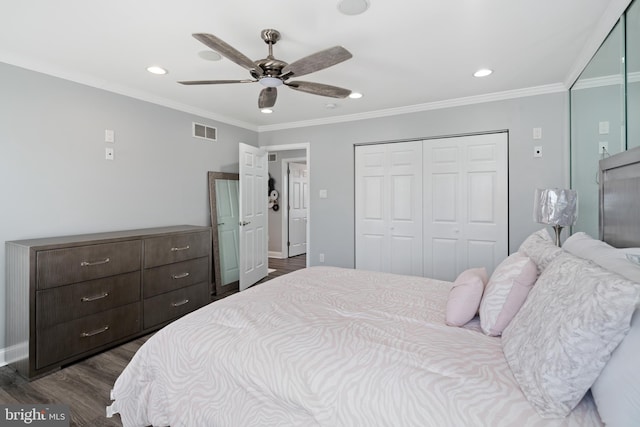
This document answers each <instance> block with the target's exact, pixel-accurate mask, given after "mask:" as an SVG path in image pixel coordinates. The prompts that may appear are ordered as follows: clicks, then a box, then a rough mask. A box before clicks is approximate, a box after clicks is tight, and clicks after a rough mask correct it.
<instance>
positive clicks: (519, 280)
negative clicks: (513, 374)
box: [480, 252, 538, 336]
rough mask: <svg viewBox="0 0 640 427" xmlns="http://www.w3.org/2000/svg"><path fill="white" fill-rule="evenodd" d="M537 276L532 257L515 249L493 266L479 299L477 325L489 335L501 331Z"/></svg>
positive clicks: (525, 297) (518, 307)
mask: <svg viewBox="0 0 640 427" xmlns="http://www.w3.org/2000/svg"><path fill="white" fill-rule="evenodd" d="M537 278H538V268H537V267H536V265H535V264H534V263H533V261H531V258H529V257H527V256H525V255H523V254H521V253H519V252H516V253H514V254H511V255H510V256H509V257H507V258H506V259H505V260H504V261H502V262H501V263H500V265H498V267H496V269H495V271H494V272H493V274H492V275H491V278H490V279H489V283H487V287H486V288H485V290H484V295H483V296H482V302H481V303H480V326H481V328H482V331H483V332H484V333H485V334H487V335H491V336H498V335H500V334H502V331H503V330H504V328H505V327H506V326H507V325H508V324H509V322H511V319H513V316H515V315H516V313H517V312H518V310H519V309H520V307H522V304H523V303H524V301H525V300H526V299H527V295H528V294H529V291H530V290H531V287H532V286H533V284H534V283H535V282H536V279H537Z"/></svg>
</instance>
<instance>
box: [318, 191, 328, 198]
mask: <svg viewBox="0 0 640 427" xmlns="http://www.w3.org/2000/svg"><path fill="white" fill-rule="evenodd" d="M328 196H329V195H328V194H327V190H320V198H321V199H326V198H327V197H328Z"/></svg>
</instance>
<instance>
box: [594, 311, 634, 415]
mask: <svg viewBox="0 0 640 427" xmlns="http://www.w3.org/2000/svg"><path fill="white" fill-rule="evenodd" d="M638 357H640V312H639V311H638V310H636V312H635V314H634V315H633V320H632V321H631V330H630V331H629V333H628V334H627V336H626V337H625V338H624V340H623V341H622V342H621V343H620V345H619V346H618V348H616V350H615V351H614V352H613V354H612V355H611V360H609V362H608V363H607V364H606V366H605V367H604V369H603V370H602V373H601V374H600V376H599V377H598V379H597V380H596V382H595V383H594V384H593V386H592V387H591V393H592V394H593V400H595V402H596V405H597V406H598V413H599V414H600V418H601V419H602V421H603V422H604V423H605V424H606V425H607V427H637V426H638V423H639V422H640V363H638Z"/></svg>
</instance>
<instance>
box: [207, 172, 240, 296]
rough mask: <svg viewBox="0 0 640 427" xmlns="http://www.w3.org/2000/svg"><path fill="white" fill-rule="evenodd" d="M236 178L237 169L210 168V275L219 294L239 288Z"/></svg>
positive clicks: (238, 228) (237, 182) (237, 185)
mask: <svg viewBox="0 0 640 427" xmlns="http://www.w3.org/2000/svg"><path fill="white" fill-rule="evenodd" d="M238 179H239V177H238V174H237V173H225V172H209V204H210V210H211V228H212V233H211V235H212V239H213V242H212V243H213V276H214V281H215V292H216V296H218V297H221V296H224V295H225V294H229V293H232V292H235V291H237V290H238V284H239V282H238V281H239V277H240V276H239V274H240V262H239V247H238V243H239V241H238V238H239V232H240V227H239V225H238V224H239V218H238V206H239V205H238V189H239V181H238Z"/></svg>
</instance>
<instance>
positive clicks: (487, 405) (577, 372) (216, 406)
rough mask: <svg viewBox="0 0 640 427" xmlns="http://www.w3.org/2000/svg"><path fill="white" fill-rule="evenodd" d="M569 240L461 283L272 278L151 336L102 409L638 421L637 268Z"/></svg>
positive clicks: (403, 422) (621, 255)
mask: <svg viewBox="0 0 640 427" xmlns="http://www.w3.org/2000/svg"><path fill="white" fill-rule="evenodd" d="M627 157H629V156H627ZM622 163H623V164H624V162H622ZM605 166H606V165H605ZM617 167H620V166H617ZM602 176H606V177H607V179H606V180H605V181H606V182H607V183H608V185H609V187H611V185H610V184H611V183H612V180H613V179H614V178H612V176H613V174H608V172H607V171H606V170H605V171H604V172H603V175H602ZM625 179H626V178H625ZM609 187H607V188H609ZM613 187H615V188H618V186H616V185H613ZM624 188H629V187H628V186H624ZM625 191H628V190H625ZM610 196H611V195H609V194H606V197H607V198H608V199H611V197H610ZM634 197H635V198H638V194H635V195H634ZM624 198H625V197H622V199H624ZM613 199H615V200H618V199H619V197H618V198H616V197H613ZM614 211H615V208H614ZM616 218H617V217H616ZM633 220H634V221H635V222H636V224H635V225H633V227H634V228H633V229H632V232H633V233H635V234H634V235H635V236H636V237H638V238H639V239H640V237H639V236H638V234H639V233H638V229H639V228H640V226H639V225H638V224H637V221H638V218H637V217H635V218H634V219H633ZM615 229H617V228H615ZM627 234H628V233H627ZM627 244H634V245H635V246H640V244H638V242H637V241H635V242H634V241H629V240H627ZM602 245H604V246H602ZM565 246H566V248H565V247H563V248H562V249H561V248H557V247H556V246H555V245H553V243H552V242H551V238H550V236H549V234H548V233H547V232H546V230H540V231H538V232H536V233H533V234H532V235H531V236H529V237H528V238H527V239H526V240H525V242H524V243H523V244H522V246H521V247H520V248H519V250H518V251H517V252H516V253H514V254H512V255H510V257H509V258H507V260H505V261H504V262H503V264H504V266H503V264H501V266H502V267H501V266H498V268H496V271H495V272H494V273H493V274H492V275H491V277H490V278H489V277H484V276H483V273H482V271H481V270H483V269H471V270H470V271H468V272H465V273H463V274H461V275H460V276H459V278H458V279H456V281H455V282H444V281H438V280H433V279H428V278H422V277H411V276H400V275H392V274H385V273H377V272H368V271H361V270H353V269H344V268H336V267H311V268H308V269H304V270H300V271H297V272H294V273H290V274H287V275H284V276H281V277H278V278H276V279H273V280H271V281H269V282H266V283H264V284H262V285H259V286H255V287H252V288H250V289H248V290H246V291H244V292H242V293H240V294H236V295H233V296H230V297H227V298H225V299H222V300H219V301H217V302H215V303H212V304H210V305H208V306H206V307H203V308H202V309H200V310H198V311H196V312H193V313H190V314H188V315H187V316H185V317H183V318H181V319H180V320H178V321H176V322H174V323H172V324H171V325H169V326H167V327H165V328H164V329H162V330H160V331H159V332H157V333H156V334H155V335H154V336H153V337H151V338H150V339H149V340H148V341H147V342H146V343H145V344H144V345H143V346H142V347H141V348H140V349H139V351H138V352H137V353H136V354H135V355H134V357H133V359H132V360H131V362H130V363H129V365H128V366H127V367H126V369H125V370H124V371H123V372H122V374H121V375H120V377H119V378H118V379H117V381H116V383H115V384H114V387H113V390H112V393H111V398H112V400H113V403H112V405H110V406H109V407H108V408H107V414H108V416H112V415H113V414H116V413H117V414H120V417H121V419H122V422H123V425H124V426H146V425H157V426H165V425H171V426H174V427H177V426H190V427H195V426H332V427H333V426H336V427H337V426H403V427H404V426H438V427H440V426H513V425H518V426H580V427H589V426H601V425H603V422H602V419H604V420H605V421H607V422H610V421H612V422H610V424H608V425H635V424H624V422H625V419H626V420H627V421H628V420H629V419H630V420H631V422H633V421H636V422H637V421H638V419H635V420H634V419H633V417H634V416H635V413H633V412H632V410H629V409H628V408H625V407H624V405H622V406H620V400H621V399H620V393H626V390H627V388H629V387H631V388H633V387H634V382H633V381H635V380H634V379H632V378H633V377H631V376H630V375H629V374H628V372H627V371H628V368H629V362H628V360H629V353H630V351H635V350H633V348H636V349H637V347H633V348H632V349H631V350H628V349H625V346H624V344H626V343H627V341H629V340H630V339H631V338H626V337H627V335H629V336H631V335H632V333H631V332H629V331H632V332H634V331H637V330H638V329H639V328H640V325H638V326H637V327H635V324H634V328H633V329H632V328H631V322H632V316H633V314H634V312H635V309H636V306H637V304H638V301H640V286H639V285H638V282H640V274H639V275H638V276H635V274H638V273H639V272H640V266H637V265H635V264H634V263H633V262H632V261H629V259H627V257H626V256H627V254H628V253H631V252H633V250H632V249H629V250H623V251H622V252H621V250H620V249H617V248H614V247H612V246H610V245H608V244H607V243H606V242H603V241H600V240H596V239H593V238H591V237H590V236H586V235H584V233H581V234H580V233H576V235H575V237H574V236H572V238H571V240H567V242H565ZM629 246H630V245H629ZM603 254H604V255H603ZM620 266H621V267H620ZM484 274H485V275H486V271H485V272H484ZM514 278H515V279H514ZM527 278H529V279H527ZM507 279H508V280H507ZM525 279H526V280H525ZM636 279H637V280H636ZM527 280H528V281H529V282H531V283H529V284H528V285H526V286H525V285H523V283H525V282H526V281H527ZM478 281H480V283H481V287H480V288H479V289H480V297H478V296H477V294H478ZM507 285H508V286H507ZM524 288H526V289H524ZM490 296H491V298H489V297H490ZM472 297H473V298H476V299H478V298H480V301H479V302H478V305H477V306H475V308H473V309H472V310H471V311H469V307H468V305H469V301H470V300H471V299H473V298H472ZM515 297H517V299H519V302H518V304H516V305H517V307H516V308H515V309H514V305H513V304H512V303H513V300H514V298H515ZM456 298H458V299H456ZM498 302H500V303H498ZM473 304H474V303H471V306H473ZM507 308H508V309H507ZM496 310H497V311H496ZM465 311H466V312H465ZM478 311H479V316H478V315H476V313H477V312H478ZM505 313H507V314H505ZM505 316H507V317H509V316H510V319H509V320H508V321H507V322H505V321H504V320H505ZM636 317H637V316H636ZM633 319H634V322H635V317H633ZM634 334H635V332H634ZM634 336H637V334H635V335H634ZM634 339H635V338H634ZM621 343H622V344H621ZM612 354H613V357H612ZM636 356H637V352H636V353H635V354H632V357H636ZM631 360H633V359H631ZM614 362H615V363H614ZM634 365H637V363H635V364H634ZM620 372H622V376H623V377H629V378H630V382H631V384H622V383H621V380H619V379H618V378H619V376H620ZM605 374H606V375H605ZM635 384H637V382H635ZM636 388H637V387H636ZM636 393H637V391H636ZM603 396H604V397H603ZM610 401H613V402H610ZM596 403H597V405H596ZM631 404H632V405H631V406H633V405H636V406H640V404H639V403H638V402H637V400H635V398H631ZM610 405H613V406H610ZM615 405H618V406H617V407H616V406H615ZM603 413H604V414H605V416H603ZM620 413H623V418H620V415H619V414H620ZM610 414H613V415H610ZM616 414H618V415H616ZM625 416H626V417H627V418H624V417H625ZM616 417H618V418H616ZM629 417H632V418H629ZM620 419H621V420H622V421H620Z"/></svg>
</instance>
